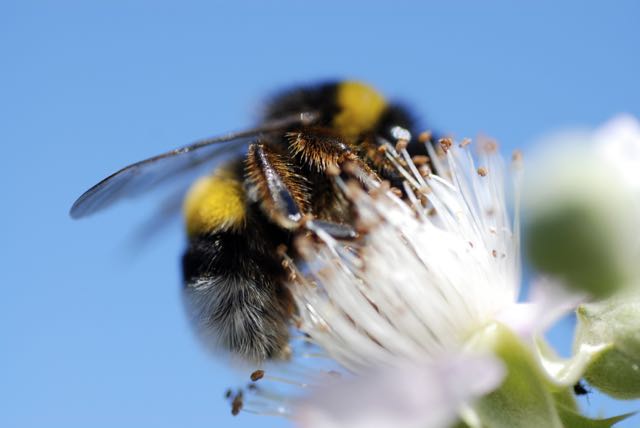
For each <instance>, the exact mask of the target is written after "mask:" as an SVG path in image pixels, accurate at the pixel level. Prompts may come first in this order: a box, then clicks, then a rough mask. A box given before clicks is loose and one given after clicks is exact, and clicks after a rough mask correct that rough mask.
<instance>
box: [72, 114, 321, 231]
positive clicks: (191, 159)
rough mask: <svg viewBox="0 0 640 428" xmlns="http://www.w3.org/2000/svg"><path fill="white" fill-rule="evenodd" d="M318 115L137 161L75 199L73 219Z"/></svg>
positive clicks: (236, 152)
mask: <svg viewBox="0 0 640 428" xmlns="http://www.w3.org/2000/svg"><path fill="white" fill-rule="evenodd" d="M315 118H316V115H315V114H313V113H302V114H296V115H293V116H291V117H286V118H282V119H277V120H273V121H271V122H268V123H265V124H263V125H262V126H260V127H259V128H255V129H251V130H248V131H242V132H237V133H233V134H228V135H224V136H221V137H215V138H210V139H206V140H201V141H198V142H195V143H193V144H190V145H188V146H184V147H181V148H178V149H175V150H171V151H169V152H166V153H162V154H160V155H157V156H153V157H150V158H148V159H145V160H142V161H139V162H136V163H133V164H131V165H129V166H126V167H124V168H122V169H121V170H119V171H117V172H115V173H114V174H111V175H110V176H109V177H107V178H105V179H104V180H102V181H100V182H99V183H98V184H96V185H95V186H93V187H92V188H90V189H89V190H87V191H86V192H85V193H83V194H82V196H80V197H79V198H78V199H77V200H76V201H75V202H74V204H73V206H72V207H71V210H70V211H69V214H70V215H71V217H73V218H81V217H86V216H89V215H91V214H94V213H96V212H98V211H101V210H103V209H105V208H107V207H109V206H111V205H112V204H114V203H115V202H118V201H120V200H122V199H125V198H131V197H137V196H141V195H145V194H147V193H149V192H150V191H152V190H154V189H155V188H156V187H157V186H159V185H161V184H165V183H172V182H174V180H175V179H177V178H178V177H181V176H183V175H185V174H187V175H192V174H193V173H194V171H197V170H199V169H201V168H204V167H208V168H212V167H213V165H212V164H213V163H214V161H217V162H220V161H224V160H226V159H231V158H233V157H237V156H238V155H239V154H241V153H243V151H244V150H246V145H247V143H248V142H249V141H251V140H253V139H255V137H256V136H257V135H259V134H262V133H269V132H277V131H281V130H283V129H287V127H290V126H294V125H296V124H307V123H309V122H311V121H313V120H315Z"/></svg>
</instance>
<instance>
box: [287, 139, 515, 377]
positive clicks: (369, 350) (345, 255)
mask: <svg viewBox="0 0 640 428" xmlns="http://www.w3.org/2000/svg"><path fill="white" fill-rule="evenodd" d="M486 146H487V147H485V148H484V149H483V150H482V153H481V155H480V167H476V166H475V165H474V161H473V159H472V157H471V154H470V153H469V148H468V147H467V145H466V144H465V145H463V146H459V145H450V146H449V145H448V146H447V150H446V153H443V154H441V155H438V154H436V153H435V151H434V150H431V157H432V159H434V161H435V162H434V163H435V166H436V170H437V171H439V172H440V174H441V175H442V176H437V175H435V174H432V175H428V176H426V177H422V176H421V175H420V173H418V171H417V170H415V169H414V168H413V164H412V163H411V161H410V159H409V157H408V155H407V154H406V152H405V153H397V152H396V151H395V150H394V149H393V148H391V147H390V146H389V147H388V148H387V152H388V154H389V157H390V158H391V159H394V160H395V161H396V162H397V163H398V164H397V168H399V169H400V170H401V171H403V173H405V174H406V178H407V179H408V183H409V184H407V185H406V186H405V191H406V193H407V194H408V195H409V199H410V200H411V201H412V205H411V206H409V205H408V204H407V203H405V202H404V201H402V200H401V199H399V198H398V197H396V196H395V195H394V194H393V193H392V192H390V191H384V190H383V189H380V188H376V184H377V183H375V182H373V181H370V182H368V185H369V186H370V190H371V194H367V193H366V192H365V191H363V190H362V189H361V188H360V187H359V186H356V185H353V186H345V192H346V193H347V196H348V197H349V198H350V199H351V200H352V201H353V202H354V203H355V205H356V210H357V212H358V214H359V227H360V229H362V230H363V231H364V232H365V243H364V244H363V245H362V246H360V247H359V248H352V247H351V245H350V243H344V242H338V241H336V240H334V239H333V238H331V237H330V236H329V235H328V234H326V233H325V232H324V231H322V230H320V229H317V228H314V227H313V224H312V225H311V226H310V227H311V228H312V230H314V232H315V233H316V235H317V237H318V238H320V242H318V241H317V240H313V239H305V240H303V241H301V242H300V244H299V249H300V251H301V252H302V254H303V257H304V259H305V261H306V266H305V269H306V270H308V271H310V273H308V274H307V275H306V276H304V277H303V276H302V275H301V277H303V279H302V280H301V281H299V282H298V283H296V284H295V285H293V286H292V287H291V290H292V292H293V294H294V297H295V299H296V302H297V304H298V308H299V310H300V326H299V327H300V329H301V330H302V331H304V332H305V333H307V334H309V335H310V336H311V337H312V338H313V340H314V342H315V343H317V344H318V345H320V347H322V348H323V349H324V350H325V351H326V352H327V353H328V354H329V355H331V357H332V358H334V359H335V360H336V361H338V362H339V363H340V364H341V365H342V366H344V367H346V368H348V369H349V370H351V371H353V372H356V373H357V372H359V371H361V370H366V369H369V368H371V367H379V366H381V365H382V366H388V365H398V364H399V363H401V362H402V361H406V360H409V361H424V360H433V359H435V358H438V357H439V356H442V355H444V354H446V353H452V352H458V351H459V350H460V349H461V348H463V347H464V344H465V341H466V339H468V338H469V337H470V335H472V334H473V333H474V332H475V331H477V330H478V329H479V328H481V327H482V326H484V325H485V324H486V323H488V322H490V321H492V320H495V319H497V317H498V316H499V314H500V313H501V312H503V311H505V310H506V309H507V308H509V307H511V306H512V305H514V304H515V303H516V299H517V297H518V292H519V284H520V268H519V250H518V248H519V242H518V235H517V232H516V233H514V232H513V230H514V225H513V224H512V222H511V221H510V220H509V218H510V216H509V213H508V212H507V207H506V202H505V199H506V195H505V185H504V172H503V170H504V166H503V164H502V160H501V158H500V157H499V156H498V155H497V152H496V150H495V146H494V145H492V144H490V143H487V144H486ZM403 154H404V156H403ZM401 160H402V161H404V162H407V163H408V165H409V166H408V167H407V168H404V167H402V166H401V165H400V161H401ZM411 184H412V185H411ZM421 199H422V200H425V199H426V201H427V202H426V204H423V203H421V202H420V200H421ZM515 230H517V226H516V229H515ZM304 278H307V279H308V278H311V279H312V280H313V281H309V280H305V279H304Z"/></svg>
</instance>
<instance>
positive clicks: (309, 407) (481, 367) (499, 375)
mask: <svg viewBox="0 0 640 428" xmlns="http://www.w3.org/2000/svg"><path fill="white" fill-rule="evenodd" d="M504 375H505V370H504V367H503V366H502V363H501V362H500V361H498V360H497V359H495V358H492V357H473V358H469V357H467V358H462V357H459V356H458V357H454V358H449V359H445V360H443V361H439V362H438V363H430V364H423V365H417V364H412V365H410V366H404V367H402V368H396V369H388V370H386V371H384V372H380V373H378V374H370V375H367V376H360V377H358V378H357V379H354V380H350V381H341V382H335V383H333V384H331V385H327V386H324V387H323V388H322V389H320V390H318V391H317V392H316V393H315V394H314V395H312V396H311V397H309V398H307V399H306V400H305V401H303V402H302V403H300V406H299V407H298V408H297V411H296V412H295V414H294V419H295V420H296V421H297V422H298V423H299V425H300V426H302V427H307V428H320V427H322V428H332V427H350V428H382V427H393V428H440V427H447V426H450V424H451V423H452V422H454V421H455V419H456V417H457V415H458V412H459V410H460V409H461V407H463V406H465V405H466V404H468V403H470V402H471V401H472V400H473V399H474V398H476V397H479V396H481V395H483V394H485V393H487V392H490V391H492V390H493V389H495V388H496V387H497V386H498V385H499V384H500V383H501V381H502V379H503V377H504Z"/></svg>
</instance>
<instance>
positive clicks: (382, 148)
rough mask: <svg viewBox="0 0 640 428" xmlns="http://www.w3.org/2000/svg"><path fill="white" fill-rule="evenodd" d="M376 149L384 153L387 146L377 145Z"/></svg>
mask: <svg viewBox="0 0 640 428" xmlns="http://www.w3.org/2000/svg"><path fill="white" fill-rule="evenodd" d="M378 151H379V152H380V153H385V152H386V151H387V146H384V145H383V146H378Z"/></svg>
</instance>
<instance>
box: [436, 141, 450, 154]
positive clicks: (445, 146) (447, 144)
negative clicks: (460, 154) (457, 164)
mask: <svg viewBox="0 0 640 428" xmlns="http://www.w3.org/2000/svg"><path fill="white" fill-rule="evenodd" d="M438 142H439V143H440V147H442V150H444V152H445V153H446V152H448V151H449V149H450V148H451V146H453V140H452V139H451V138H449V137H446V138H441V139H440V141H438Z"/></svg>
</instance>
